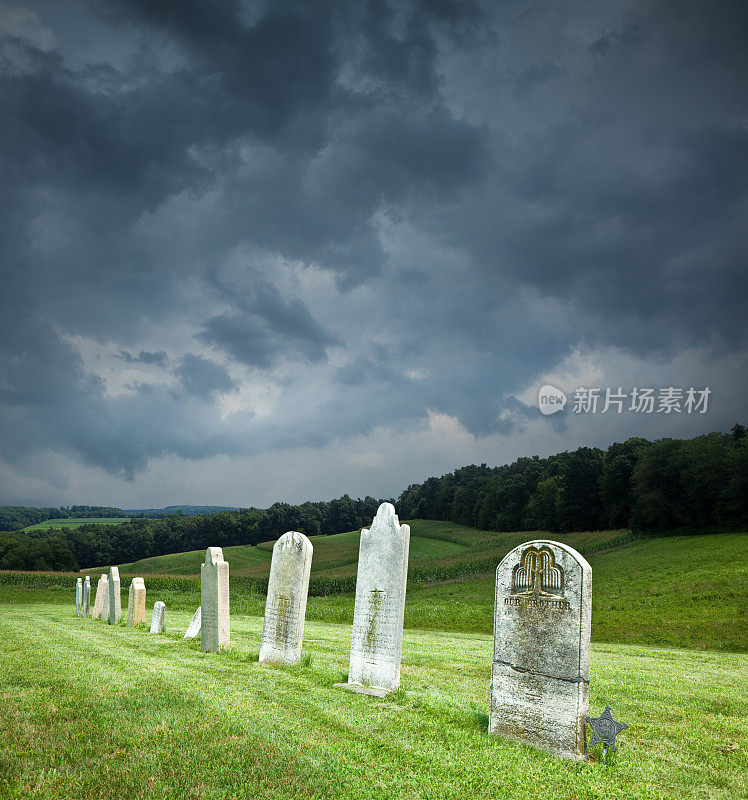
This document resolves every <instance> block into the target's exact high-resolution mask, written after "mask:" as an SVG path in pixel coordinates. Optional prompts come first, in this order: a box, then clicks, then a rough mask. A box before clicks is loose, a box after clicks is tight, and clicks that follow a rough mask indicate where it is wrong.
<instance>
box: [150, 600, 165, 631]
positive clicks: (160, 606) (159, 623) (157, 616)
mask: <svg viewBox="0 0 748 800" xmlns="http://www.w3.org/2000/svg"><path fill="white" fill-rule="evenodd" d="M165 616H166V606H165V605H164V603H163V601H161V600H159V601H158V602H157V603H155V604H154V606H153V614H151V633H163V632H164V618H165Z"/></svg>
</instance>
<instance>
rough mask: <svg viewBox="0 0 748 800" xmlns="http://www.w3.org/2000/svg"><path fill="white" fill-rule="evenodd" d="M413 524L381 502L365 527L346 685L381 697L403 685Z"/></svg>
mask: <svg viewBox="0 0 748 800" xmlns="http://www.w3.org/2000/svg"><path fill="white" fill-rule="evenodd" d="M409 547H410V526H409V525H400V521H399V520H398V518H397V514H395V508H394V506H393V505H392V504H391V503H382V505H381V506H379V509H378V510H377V515H376V517H374V522H373V523H372V526H371V528H369V529H367V528H364V529H363V530H362V531H361V544H360V546H359V551H358V574H357V577H356V605H355V607H354V611H353V632H352V635H351V658H350V664H349V668H348V684H343V685H344V686H345V687H346V688H348V689H351V690H353V691H358V692H362V693H363V694H372V695H375V696H378V697H383V696H384V695H385V694H386V693H387V692H391V691H393V690H394V689H397V687H398V686H399V685H400V654H401V651H402V645H403V616H404V614H405V584H406V580H407V577H408V550H409Z"/></svg>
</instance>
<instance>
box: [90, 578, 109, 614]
mask: <svg viewBox="0 0 748 800" xmlns="http://www.w3.org/2000/svg"><path fill="white" fill-rule="evenodd" d="M107 581H108V578H107V576H106V575H102V576H101V577H100V578H99V581H98V583H97V584H96V597H95V599H94V606H93V613H92V614H91V618H92V619H99V617H101V613H102V611H103V610H104V598H106V597H108V596H109V592H108V591H107Z"/></svg>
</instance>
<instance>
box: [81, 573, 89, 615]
mask: <svg viewBox="0 0 748 800" xmlns="http://www.w3.org/2000/svg"><path fill="white" fill-rule="evenodd" d="M90 607H91V576H90V575H86V578H85V580H84V581H83V610H82V616H84V617H87V616H88V611H89V609H90Z"/></svg>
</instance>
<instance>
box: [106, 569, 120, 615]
mask: <svg viewBox="0 0 748 800" xmlns="http://www.w3.org/2000/svg"><path fill="white" fill-rule="evenodd" d="M107 589H108V590H109V591H108V594H109V618H108V621H109V624H110V625H116V624H117V623H118V622H119V621H120V619H122V594H121V592H120V585H119V567H110V568H109V580H108V581H107Z"/></svg>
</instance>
